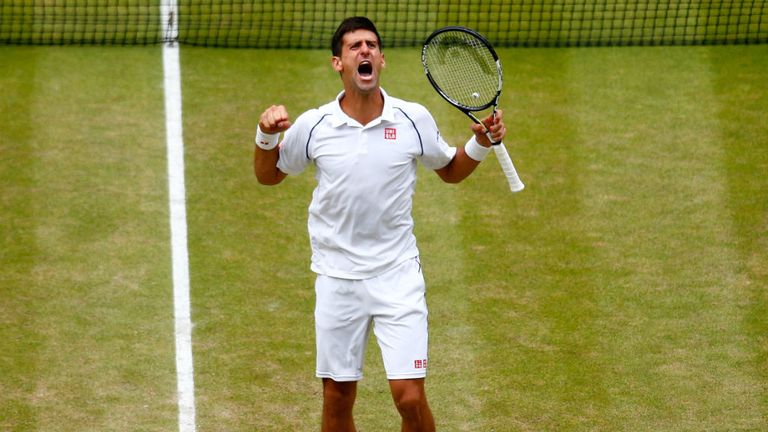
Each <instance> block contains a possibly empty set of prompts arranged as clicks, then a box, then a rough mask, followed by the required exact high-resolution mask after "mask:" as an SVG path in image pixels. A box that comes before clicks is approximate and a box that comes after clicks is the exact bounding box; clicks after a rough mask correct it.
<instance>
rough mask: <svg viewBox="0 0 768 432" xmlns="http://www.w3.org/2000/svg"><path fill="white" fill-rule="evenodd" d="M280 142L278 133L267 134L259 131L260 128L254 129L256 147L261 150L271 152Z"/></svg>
mask: <svg viewBox="0 0 768 432" xmlns="http://www.w3.org/2000/svg"><path fill="white" fill-rule="evenodd" d="M279 141H280V132H278V133H273V134H268V133H264V132H262V131H261V128H260V127H258V126H257V127H256V145H257V146H259V147H260V148H261V149H262V150H272V149H273V148H275V147H277V144H278V143H279Z"/></svg>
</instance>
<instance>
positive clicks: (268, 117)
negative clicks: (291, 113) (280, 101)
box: [259, 105, 291, 134]
mask: <svg viewBox="0 0 768 432" xmlns="http://www.w3.org/2000/svg"><path fill="white" fill-rule="evenodd" d="M289 127H291V120H290V117H288V111H287V110H286V109H285V107H284V106H283V105H272V106H271V107H269V108H267V110H266V111H264V112H263V113H262V114H261V117H260V118H259V129H261V131H262V132H264V133H265V134H274V133H278V132H285V131H286V130H287V129H288V128H289Z"/></svg>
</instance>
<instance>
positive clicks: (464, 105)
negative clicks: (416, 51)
mask: <svg viewBox="0 0 768 432" xmlns="http://www.w3.org/2000/svg"><path fill="white" fill-rule="evenodd" d="M421 63H422V65H423V66H424V73H425V74H426V76H427V78H428V79H429V82H430V83H431V84H432V86H433V87H434V88H435V90H437V92H438V93H439V94H440V95H441V96H442V97H443V98H444V99H445V100H447V101H448V102H450V103H451V104H453V105H454V106H456V107H457V108H459V109H461V110H462V111H465V112H471V111H482V110H484V109H487V108H489V107H491V106H492V105H493V106H495V105H497V104H498V99H499V95H500V94H501V88H502V82H503V74H502V69H501V61H500V60H499V56H498V55H497V54H496V51H495V50H494V49H493V47H492V46H491V44H490V42H488V40H487V39H486V38H485V37H483V36H482V35H481V34H480V33H478V32H476V31H474V30H472V29H468V28H466V27H461V26H449V27H443V28H440V29H437V30H435V31H434V32H433V33H432V34H431V35H429V37H427V39H426V40H425V41H424V46H423V48H422V50H421Z"/></svg>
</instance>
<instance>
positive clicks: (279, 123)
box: [254, 17, 506, 432]
mask: <svg viewBox="0 0 768 432" xmlns="http://www.w3.org/2000/svg"><path fill="white" fill-rule="evenodd" d="M331 48H332V52H333V56H332V58H331V66H332V67H333V69H334V70H335V71H337V72H338V73H339V75H340V77H341V81H342V84H343V87H344V90H343V91H342V92H341V93H340V94H339V95H338V97H337V98H336V100H334V101H332V102H330V103H328V104H326V105H323V106H321V107H319V108H317V109H312V110H309V111H307V112H305V113H303V114H301V115H300V116H299V117H298V118H297V119H296V121H295V122H293V123H292V121H291V118H290V116H289V115H288V112H287V110H286V108H285V107H284V106H281V105H273V106H271V107H269V108H268V109H267V110H266V111H264V112H263V113H262V114H261V117H260V119H259V125H258V128H257V133H256V150H255V155H254V170H255V173H256V177H257V179H258V181H259V182H260V183H262V184H265V185H275V184H278V183H280V182H281V181H282V180H283V179H284V178H285V177H286V176H287V175H297V174H299V173H301V172H302V171H304V169H305V168H306V167H307V166H308V165H309V164H314V165H315V167H316V174H315V178H316V179H317V187H316V188H315V190H314V193H313V195H312V202H311V204H310V206H309V222H308V229H309V237H310V243H311V247H312V260H311V269H312V270H313V271H314V272H315V273H316V274H317V279H316V282H315V292H316V304H315V330H316V344H317V370H316V374H317V377H318V378H321V379H322V383H323V411H322V431H323V432H349V431H354V430H355V425H354V421H353V416H352V411H353V405H354V403H355V398H356V391H357V381H359V380H360V379H362V377H363V354H364V352H365V347H366V343H367V340H368V335H369V334H370V330H371V328H373V332H374V334H375V335H376V339H377V341H378V343H379V346H380V348H381V352H382V357H383V362H384V367H385V369H386V374H387V378H388V380H389V385H390V390H391V392H392V397H393V399H394V402H395V405H396V407H397V409H398V412H399V413H400V415H401V417H402V430H403V431H434V430H435V422H434V419H433V417H432V413H431V411H430V409H429V405H428V403H427V397H426V393H425V389H424V380H425V377H426V374H427V366H428V364H429V361H428V359H429V357H428V355H427V305H426V301H425V284H424V278H423V276H422V268H421V264H420V263H419V251H418V249H417V247H416V239H415V237H414V234H413V219H412V216H411V208H412V198H413V193H414V188H415V184H416V167H417V163H421V164H422V165H424V166H425V167H427V168H429V169H432V170H435V172H436V173H437V175H438V176H440V178H441V179H443V180H444V181H445V182H447V183H458V182H460V181H462V180H463V179H464V178H466V177H467V176H469V175H470V174H471V173H472V172H473V171H474V169H475V168H476V167H477V166H478V164H479V163H480V161H482V160H483V158H485V156H486V155H487V154H488V152H489V150H490V145H491V142H490V141H489V140H488V138H487V137H486V135H485V130H484V129H483V127H482V126H480V125H475V124H473V125H472V126H471V130H472V132H473V134H472V137H471V138H470V139H469V141H468V142H467V144H466V145H465V146H464V147H463V148H456V147H451V146H449V145H448V144H447V143H446V142H445V141H444V140H443V138H442V137H441V136H440V132H439V131H438V129H437V126H436V124H435V121H434V119H433V118H432V116H431V115H430V114H429V112H428V111H427V110H426V109H425V108H424V107H423V106H421V105H418V104H416V103H412V102H406V101H403V100H400V99H397V98H395V97H392V96H390V95H388V94H387V93H386V92H385V91H384V90H383V89H382V88H381V87H380V84H379V78H380V76H381V72H382V70H383V69H384V66H385V60H384V54H383V53H382V50H381V38H380V37H379V33H378V32H377V30H376V27H375V26H374V24H373V23H372V22H371V21H370V20H369V19H367V18H364V17H352V18H347V19H345V20H344V21H343V22H342V23H341V24H340V25H339V27H338V29H337V30H336V33H335V34H334V35H333V38H332V42H331ZM483 123H484V124H485V125H486V126H487V127H488V128H489V129H490V131H491V135H492V138H493V139H494V140H496V141H502V140H503V138H504V136H505V134H506V129H505V127H504V123H503V121H502V113H501V111H498V112H497V114H496V116H495V118H494V117H493V116H489V117H488V118H486V119H484V120H483ZM281 132H285V136H284V138H283V141H282V142H281V143H280V144H279V145H278V143H279V141H280V139H279V134H280V133H281Z"/></svg>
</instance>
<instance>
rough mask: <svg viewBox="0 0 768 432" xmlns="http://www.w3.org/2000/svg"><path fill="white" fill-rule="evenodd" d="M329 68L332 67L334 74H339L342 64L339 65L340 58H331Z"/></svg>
mask: <svg viewBox="0 0 768 432" xmlns="http://www.w3.org/2000/svg"><path fill="white" fill-rule="evenodd" d="M331 66H332V67H333V70H335V71H336V72H341V69H342V64H341V57H337V56H333V57H331Z"/></svg>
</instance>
